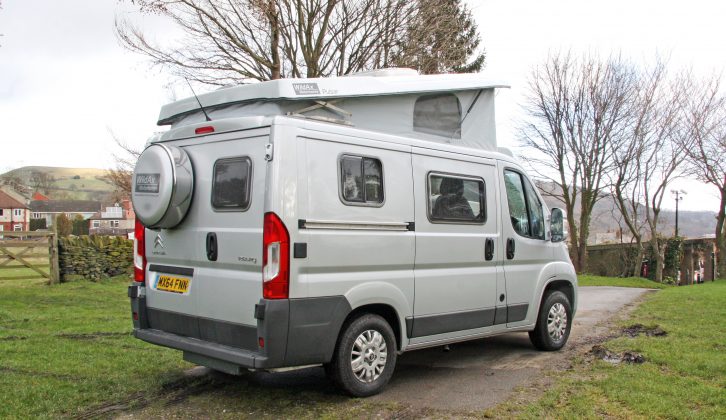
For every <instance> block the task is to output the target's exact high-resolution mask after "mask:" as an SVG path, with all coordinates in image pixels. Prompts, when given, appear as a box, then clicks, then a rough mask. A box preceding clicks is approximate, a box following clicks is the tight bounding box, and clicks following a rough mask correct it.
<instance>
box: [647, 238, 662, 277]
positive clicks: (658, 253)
mask: <svg viewBox="0 0 726 420" xmlns="http://www.w3.org/2000/svg"><path fill="white" fill-rule="evenodd" d="M650 243H651V246H652V248H653V254H655V267H654V268H655V281H657V282H658V283H663V261H664V260H665V244H663V245H662V246H661V245H660V244H658V238H653V239H651V240H650Z"/></svg>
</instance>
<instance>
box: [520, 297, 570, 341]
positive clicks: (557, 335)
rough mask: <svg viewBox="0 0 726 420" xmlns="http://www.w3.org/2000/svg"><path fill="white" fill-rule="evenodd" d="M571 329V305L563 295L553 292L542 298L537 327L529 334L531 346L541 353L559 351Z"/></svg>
mask: <svg viewBox="0 0 726 420" xmlns="http://www.w3.org/2000/svg"><path fill="white" fill-rule="evenodd" d="M571 328H572V304H571V303H570V299H568V298H567V295H565V294H564V293H562V292H560V291H557V290H554V291H551V292H549V293H547V295H546V296H545V297H544V299H543V300H542V305H540V308H539V315H538V316H537V325H536V326H535V328H534V330H533V331H530V332H529V339H530V340H531V341H532V344H533V345H534V346H535V347H536V348H537V349H538V350H543V351H554V350H559V349H561V348H562V346H564V345H565V343H567V339H568V338H569V337H570V329H571Z"/></svg>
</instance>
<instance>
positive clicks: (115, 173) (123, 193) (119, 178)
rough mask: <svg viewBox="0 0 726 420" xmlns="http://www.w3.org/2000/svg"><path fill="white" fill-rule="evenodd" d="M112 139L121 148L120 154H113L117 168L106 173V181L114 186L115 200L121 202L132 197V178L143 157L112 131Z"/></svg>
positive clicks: (110, 131) (110, 132) (139, 151)
mask: <svg viewBox="0 0 726 420" xmlns="http://www.w3.org/2000/svg"><path fill="white" fill-rule="evenodd" d="M108 132H109V134H110V135H111V138H113V141H114V142H115V143H116V146H117V147H118V148H119V152H117V153H114V154H113V158H114V160H115V161H116V167H115V168H113V169H109V170H107V171H106V179H108V181H109V182H110V183H111V185H113V186H114V188H115V191H114V192H113V193H112V195H113V199H114V200H116V201H120V200H123V199H126V198H129V197H130V196H131V177H132V174H133V173H134V166H136V161H137V160H138V159H139V156H140V155H141V150H138V149H136V148H134V147H132V146H130V145H129V144H128V143H126V142H125V141H123V140H122V139H120V138H119V137H118V136H116V134H115V133H114V132H113V131H112V130H110V129H109V130H108Z"/></svg>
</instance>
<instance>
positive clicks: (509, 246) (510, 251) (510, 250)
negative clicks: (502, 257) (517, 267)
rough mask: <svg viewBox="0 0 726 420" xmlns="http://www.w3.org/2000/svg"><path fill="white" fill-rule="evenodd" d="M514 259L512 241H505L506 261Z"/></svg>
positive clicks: (511, 239) (510, 239)
mask: <svg viewBox="0 0 726 420" xmlns="http://www.w3.org/2000/svg"><path fill="white" fill-rule="evenodd" d="M513 258H514V239H513V238H509V239H507V259H508V260H511V259H513Z"/></svg>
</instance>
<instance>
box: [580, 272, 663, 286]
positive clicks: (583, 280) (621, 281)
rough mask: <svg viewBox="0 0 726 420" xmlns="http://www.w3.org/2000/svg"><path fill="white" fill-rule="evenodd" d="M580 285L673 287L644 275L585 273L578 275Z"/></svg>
mask: <svg viewBox="0 0 726 420" xmlns="http://www.w3.org/2000/svg"><path fill="white" fill-rule="evenodd" d="M577 282H578V285H580V286H616V287H643V288H646V289H666V288H669V287H673V286H671V285H668V284H662V283H656V282H654V281H652V280H648V279H644V278H642V277H626V278H621V277H603V276H592V275H589V274H583V275H579V276H577Z"/></svg>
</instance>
